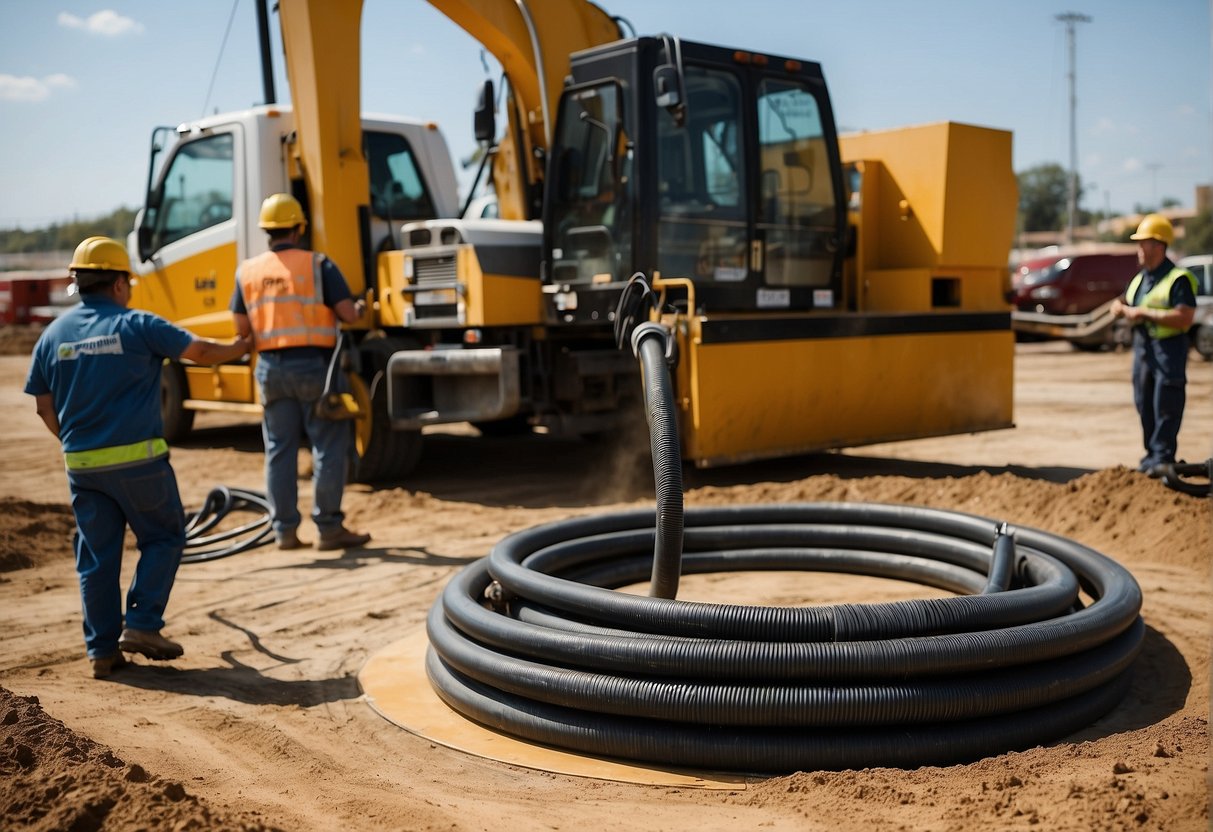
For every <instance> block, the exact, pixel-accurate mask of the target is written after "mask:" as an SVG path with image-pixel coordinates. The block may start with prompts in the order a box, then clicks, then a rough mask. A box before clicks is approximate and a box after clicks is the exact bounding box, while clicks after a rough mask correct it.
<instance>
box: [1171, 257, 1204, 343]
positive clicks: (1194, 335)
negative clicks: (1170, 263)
mask: <svg viewBox="0 0 1213 832" xmlns="http://www.w3.org/2000/svg"><path fill="white" fill-rule="evenodd" d="M1177 265H1179V266H1180V267H1182V268H1185V269H1187V270H1188V271H1190V272H1192V274H1193V275H1195V277H1196V318H1195V319H1194V320H1193V322H1192V328H1191V329H1190V330H1188V336H1189V337H1190V338H1191V339H1192V346H1193V347H1194V348H1195V349H1196V351H1197V352H1198V353H1200V357H1201V358H1203V359H1204V360H1205V361H1213V254H1194V255H1192V256H1190V257H1184V258H1182V259H1181V260H1180V261H1179V263H1178V264H1177Z"/></svg>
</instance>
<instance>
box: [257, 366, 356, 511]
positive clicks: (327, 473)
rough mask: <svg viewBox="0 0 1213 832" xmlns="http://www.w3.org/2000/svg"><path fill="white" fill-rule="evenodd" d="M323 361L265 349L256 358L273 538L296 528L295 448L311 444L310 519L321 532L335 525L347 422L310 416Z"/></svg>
mask: <svg viewBox="0 0 1213 832" xmlns="http://www.w3.org/2000/svg"><path fill="white" fill-rule="evenodd" d="M327 372H328V363H327V361H326V359H325V358H324V356H323V353H320V352H319V351H316V350H310V349H304V350H271V351H269V352H263V353H260V354H258V356H257V368H256V370H255V373H254V374H255V375H256V378H257V384H258V385H259V387H260V389H261V405H262V407H263V408H264V417H263V418H262V421H261V435H262V437H263V438H264V439H265V482H266V491H267V492H268V497H269V502H270V510H271V512H272V514H273V522H272V525H273V529H274V533H275V534H281V533H282V532H284V531H287V530H290V529H296V528H298V527H299V523H300V516H299V507H298V505H297V503H298V499H299V486H298V478H299V464H298V460H299V446H300V442H301V440H302V438H303V436H304V434H305V433H306V435H307V438H308V439H309V440H310V441H311V445H312V491H313V493H312V520H313V521H314V522H315V524H316V528H317V529H319V530H320V532H321V533H322V534H323V533H324V532H327V531H332V530H336V529H338V528H340V527H341V524H342V521H343V520H344V519H345V515H344V514H343V513H342V511H341V496H342V493H343V492H344V491H345V474H346V466H347V465H348V463H349V455H350V449H351V447H352V445H353V438H354V433H353V430H354V427H353V422H350V421H330V420H327V419H321V418H319V417H318V416H316V402H317V401H319V400H320V396H321V394H322V393H323V392H324V379H325V375H326V374H327Z"/></svg>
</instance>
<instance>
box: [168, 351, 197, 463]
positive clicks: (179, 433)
mask: <svg viewBox="0 0 1213 832" xmlns="http://www.w3.org/2000/svg"><path fill="white" fill-rule="evenodd" d="M188 390H189V388H188V386H187V385H186V382H185V368H183V367H182V366H181V365H180V364H178V363H177V362H176V361H165V362H164V366H163V367H161V369H160V418H161V420H163V422H164V438H165V440H166V441H168V442H173V443H176V442H182V441H184V440H185V439H188V438H189V435H190V432H191V431H192V430H193V429H194V411H192V410H187V409H186V408H185V399H186V393H187V391H188Z"/></svg>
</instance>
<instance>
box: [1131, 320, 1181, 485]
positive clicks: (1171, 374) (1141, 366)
mask: <svg viewBox="0 0 1213 832" xmlns="http://www.w3.org/2000/svg"><path fill="white" fill-rule="evenodd" d="M1138 337H1139V338H1141V339H1142V340H1141V342H1140V343H1138V344H1136V345H1135V346H1136V349H1135V350H1134V354H1133V403H1134V404H1135V405H1137V413H1138V415H1139V416H1140V417H1141V432H1142V444H1143V445H1144V446H1145V451H1146V453H1145V456H1144V457H1142V464H1143V465H1145V466H1153V465H1158V464H1161V463H1171V462H1175V452H1176V449H1177V448H1178V446H1179V428H1180V424H1181V423H1182V422H1183V415H1184V405H1185V403H1186V400H1187V393H1186V390H1185V388H1186V386H1187V372H1186V369H1187V367H1186V364H1187V351H1188V338H1187V336H1186V335H1180V336H1176V337H1174V338H1168V339H1165V340H1162V341H1151V340H1146V339H1144V338H1142V336H1140V335H1139V336H1138Z"/></svg>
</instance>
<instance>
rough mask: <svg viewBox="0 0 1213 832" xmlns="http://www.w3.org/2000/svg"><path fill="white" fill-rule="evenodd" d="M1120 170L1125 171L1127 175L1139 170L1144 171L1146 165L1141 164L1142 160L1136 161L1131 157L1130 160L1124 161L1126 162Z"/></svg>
mask: <svg viewBox="0 0 1213 832" xmlns="http://www.w3.org/2000/svg"><path fill="white" fill-rule="evenodd" d="M1120 169H1121V170H1123V171H1124V172H1125V173H1137V172H1138V171H1139V170H1144V169H1145V165H1143V164H1142V163H1141V159H1134V158H1133V157H1129V158H1128V159H1125V160H1124V162H1123V163H1122V164H1121V166H1120Z"/></svg>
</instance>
